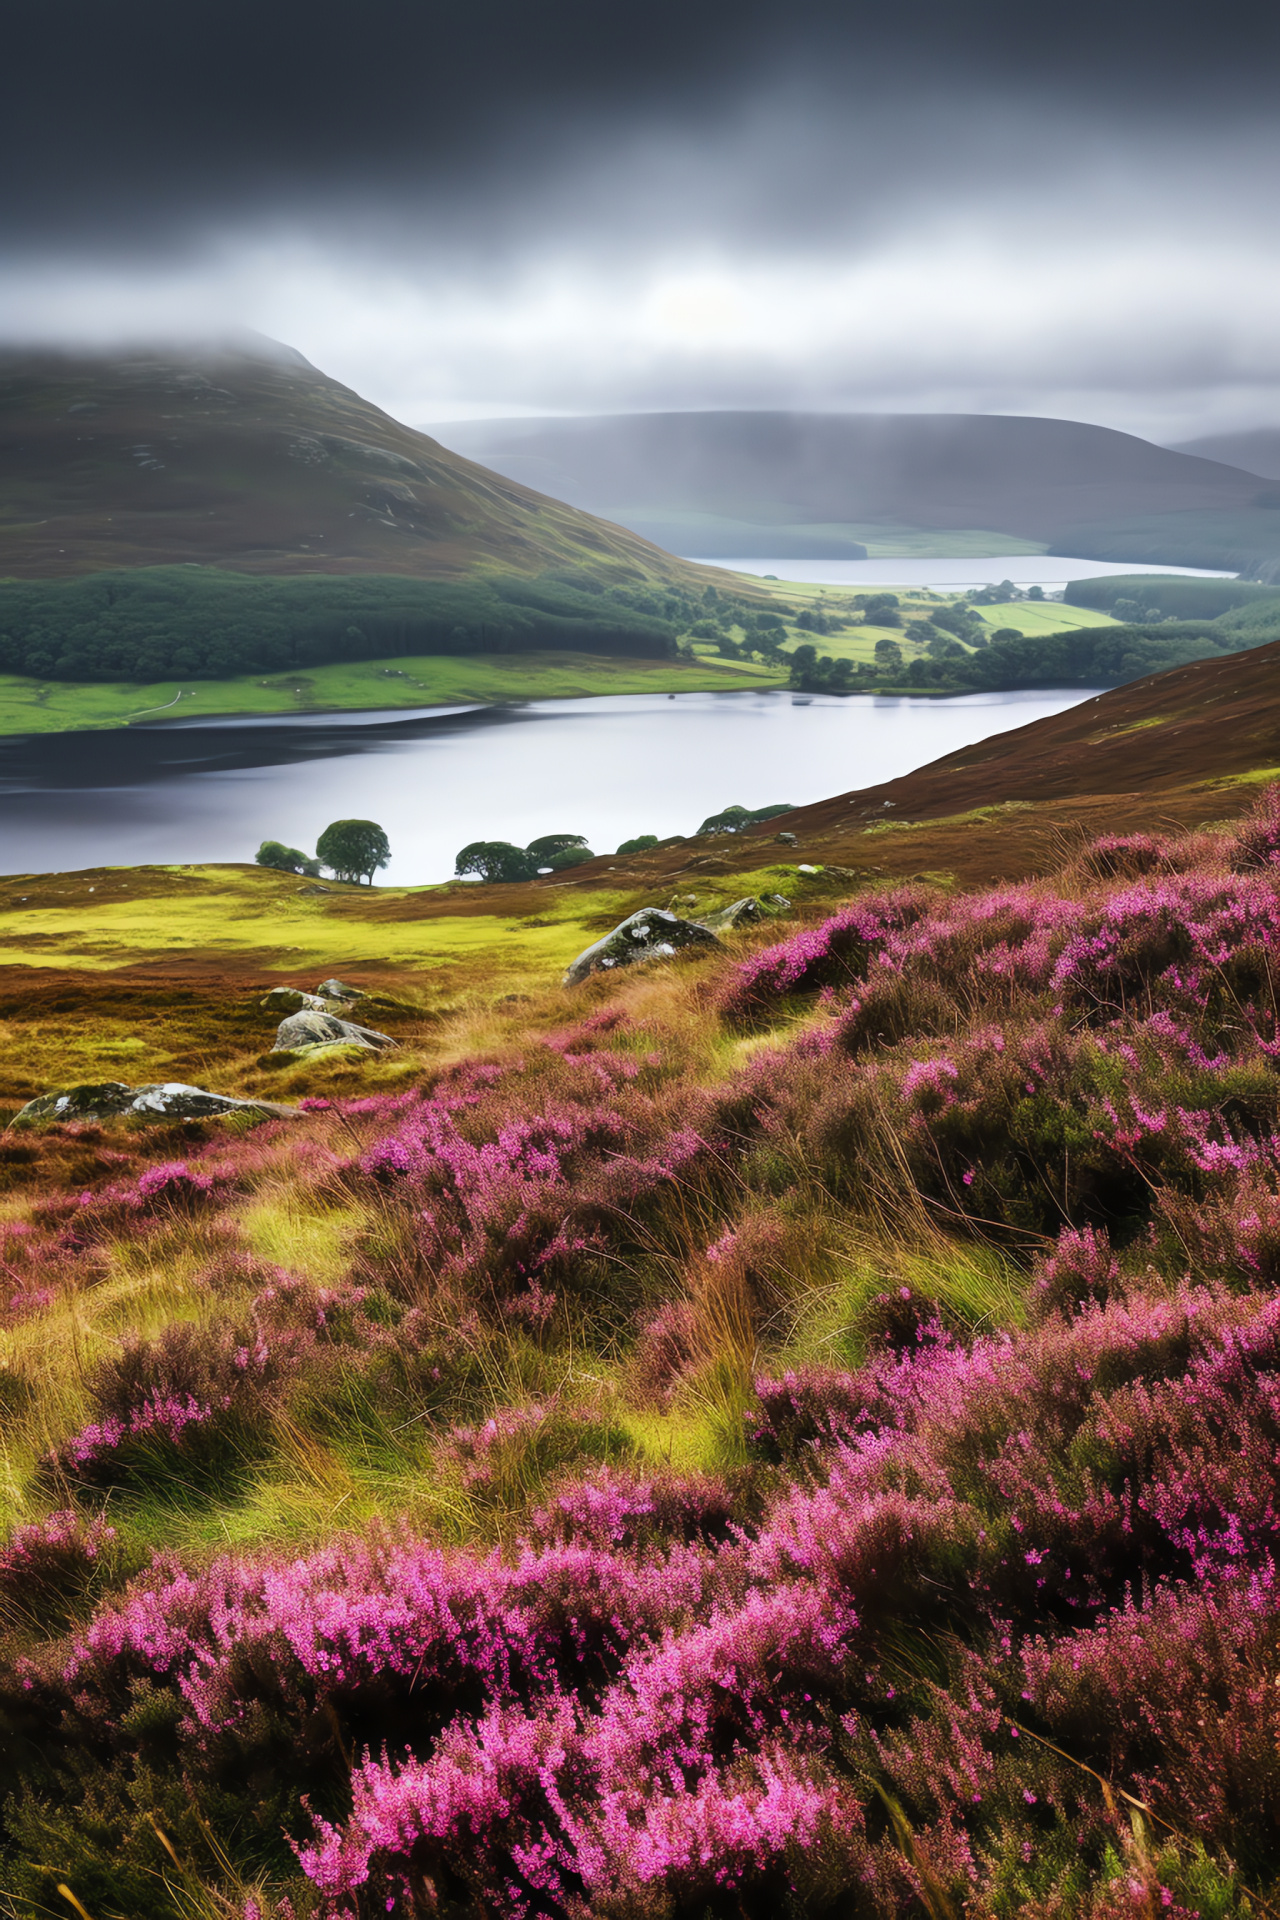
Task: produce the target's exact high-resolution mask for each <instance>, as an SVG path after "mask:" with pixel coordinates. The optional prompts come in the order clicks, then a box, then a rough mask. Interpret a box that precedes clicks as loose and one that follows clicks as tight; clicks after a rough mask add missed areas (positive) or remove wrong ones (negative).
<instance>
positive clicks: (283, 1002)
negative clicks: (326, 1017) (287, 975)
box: [258, 987, 329, 1013]
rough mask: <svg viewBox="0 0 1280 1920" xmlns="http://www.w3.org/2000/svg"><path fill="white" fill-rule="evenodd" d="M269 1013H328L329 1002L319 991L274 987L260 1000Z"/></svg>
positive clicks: (260, 1003) (259, 1003)
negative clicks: (311, 991) (309, 991)
mask: <svg viewBox="0 0 1280 1920" xmlns="http://www.w3.org/2000/svg"><path fill="white" fill-rule="evenodd" d="M258 1005H259V1006H260V1007H265V1008H266V1009H267V1012H268V1013H304V1012H305V1013H327V1012H328V1011H329V1003H328V1001H327V1000H322V999H321V998H320V996H319V994H318V993H303V992H302V990H301V989H300V988H299V987H272V989H271V991H270V993H268V994H267V995H266V996H265V997H264V998H263V999H261V1000H260V1001H259V1002H258Z"/></svg>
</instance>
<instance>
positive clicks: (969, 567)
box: [689, 553, 1234, 593]
mask: <svg viewBox="0 0 1280 1920" xmlns="http://www.w3.org/2000/svg"><path fill="white" fill-rule="evenodd" d="M689 557H690V558H691V559H692V558H695V557H696V556H694V555H690V556H689ZM699 564H700V565H702V566H705V567H728V568H729V569H730V571H731V572H733V573H754V574H755V575H756V576H757V577H763V576H764V575H766V574H773V575H774V576H775V578H777V579H779V580H809V581H812V582H815V583H817V584H818V585H820V586H824V587H933V588H935V589H937V590H938V591H941V592H945V593H954V592H956V591H963V589H964V588H966V587H985V586H999V584H1000V582H1001V581H1002V580H1012V582H1013V584H1014V586H1015V587H1035V586H1040V587H1043V588H1044V590H1045V592H1046V593H1060V592H1061V591H1062V589H1063V587H1065V586H1066V584H1067V582H1068V581H1069V580H1101V579H1103V578H1104V577H1107V576H1109V575H1112V574H1117V573H1187V574H1193V575H1195V576H1196V577H1197V578H1199V579H1202V580H1223V579H1232V578H1234V575H1232V574H1224V573H1223V572H1222V570H1221V569H1220V568H1216V567H1215V568H1210V567H1158V566H1154V565H1151V564H1148V563H1147V562H1145V561H1141V560H1067V559H1063V558H1062V556H1061V555H1060V554H1055V553H998V554H996V555H994V557H992V558H980V559H972V558H968V557H966V558H963V559H951V560H946V559H934V558H925V559H903V558H901V557H899V558H898V559H896V560H895V559H892V558H890V559H888V560H702V561H700V563H699Z"/></svg>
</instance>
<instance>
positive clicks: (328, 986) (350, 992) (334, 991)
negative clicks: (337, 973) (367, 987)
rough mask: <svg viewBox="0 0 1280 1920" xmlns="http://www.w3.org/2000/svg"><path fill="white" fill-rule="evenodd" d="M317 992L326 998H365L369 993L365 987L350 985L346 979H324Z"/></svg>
mask: <svg viewBox="0 0 1280 1920" xmlns="http://www.w3.org/2000/svg"><path fill="white" fill-rule="evenodd" d="M316 992H317V993H318V994H319V995H320V996H321V997H322V999H325V1000H347V1001H356V1000H365V999H367V998H368V995H367V994H366V993H365V991H364V988H363V987H349V986H348V985H347V983H346V982H345V980H322V981H321V982H320V985H319V986H318V987H317V988H316Z"/></svg>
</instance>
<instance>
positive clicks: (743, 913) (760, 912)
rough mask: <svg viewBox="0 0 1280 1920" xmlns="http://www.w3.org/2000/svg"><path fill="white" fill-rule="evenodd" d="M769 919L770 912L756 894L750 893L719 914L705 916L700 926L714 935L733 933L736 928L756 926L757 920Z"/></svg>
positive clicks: (722, 908)
mask: <svg viewBox="0 0 1280 1920" xmlns="http://www.w3.org/2000/svg"><path fill="white" fill-rule="evenodd" d="M767 918H768V912H767V909H766V908H765V906H764V904H763V902H762V901H760V900H758V899H757V898H756V896H755V894H754V893H748V894H745V895H744V896H743V898H742V899H741V900H735V901H734V902H733V904H732V905H731V906H728V907H721V909H720V911H719V912H718V913H708V914H705V915H704V916H703V918H702V920H701V922H700V923H699V924H700V925H702V926H704V927H708V928H709V929H710V930H711V932H712V933H732V931H733V929H734V928H735V927H750V926H754V925H755V923H756V921H757V920H764V919H767Z"/></svg>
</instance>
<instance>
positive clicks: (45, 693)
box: [0, 652, 782, 734]
mask: <svg viewBox="0 0 1280 1920" xmlns="http://www.w3.org/2000/svg"><path fill="white" fill-rule="evenodd" d="M781 679H782V676H780V675H779V674H777V673H775V672H773V671H772V670H771V669H770V668H768V667H762V666H758V665H755V664H752V663H748V662H739V661H735V660H718V659H707V660H700V661H699V662H698V663H697V664H696V665H685V664H683V663H681V662H679V661H673V660H655V661H652V662H650V661H647V660H624V659H619V658H616V657H605V656H603V655H593V654H583V653H568V652H566V653H518V654H468V655H462V656H459V655H429V656H428V655H424V656H418V657H407V658H401V659H390V660H360V661H354V662H350V663H346V664H344V663H342V662H336V663H334V664H333V665H329V666H320V667H311V668H309V669H308V670H307V671H306V672H305V673H297V674H287V675H286V674H275V675H271V676H269V677H267V678H265V679H260V678H257V677H255V676H252V675H242V676H240V677H239V678H237V679H233V680H187V681H182V680H160V681H155V682H153V683H151V684H149V685H147V686H136V685H132V684H130V683H128V682H116V683H87V684H86V683H83V682H79V681H40V680H33V679H28V678H26V677H25V676H22V675H19V674H0V734H5V733H64V732H70V731H72V730H76V729H80V728H85V727H123V726H128V725H129V724H130V723H131V722H133V721H135V720H163V719H166V718H172V719H175V720H176V719H178V718H179V716H181V718H182V719H184V720H190V719H194V718H198V717H202V716H207V717H212V716H214V715H226V714H240V713H244V714H273V713H279V714H287V713H315V712H333V713H339V712H353V711H359V710H362V709H368V708H376V707H426V706H452V705H454V704H455V703H459V702H462V703H465V702H468V701H487V702H494V701H501V700H550V699H573V698H580V697H585V696H587V695H590V694H602V693H698V692H705V691H708V690H710V691H713V692H714V691H723V690H726V689H729V688H734V687H753V686H777V685H779V684H781Z"/></svg>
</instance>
